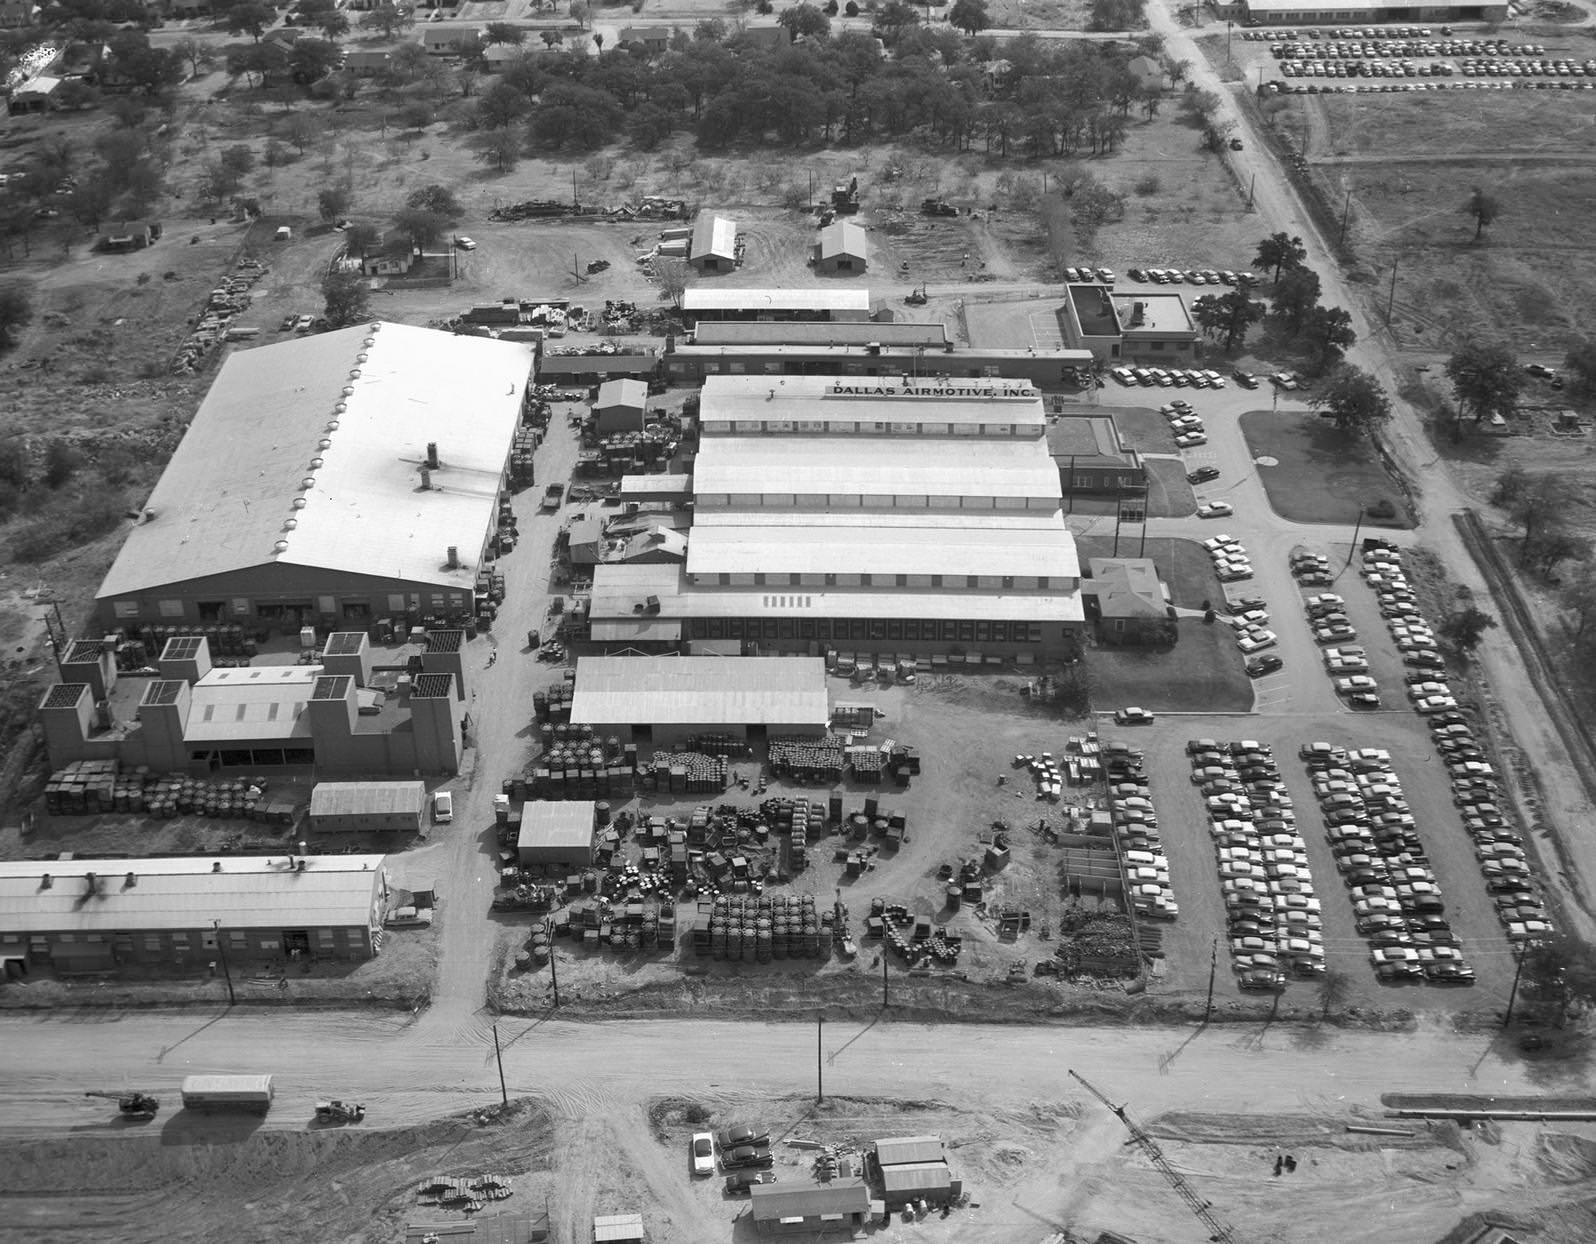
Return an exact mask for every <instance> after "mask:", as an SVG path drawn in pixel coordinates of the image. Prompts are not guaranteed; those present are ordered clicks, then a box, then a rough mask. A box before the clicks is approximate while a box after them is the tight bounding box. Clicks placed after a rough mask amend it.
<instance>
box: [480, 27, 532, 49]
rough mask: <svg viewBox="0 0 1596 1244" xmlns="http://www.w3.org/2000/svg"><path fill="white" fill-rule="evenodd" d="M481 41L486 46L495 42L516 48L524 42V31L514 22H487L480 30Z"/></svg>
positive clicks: (490, 45)
mask: <svg viewBox="0 0 1596 1244" xmlns="http://www.w3.org/2000/svg"><path fill="white" fill-rule="evenodd" d="M482 42H483V43H485V44H486V45H487V46H488V47H492V46H493V45H494V44H495V43H500V44H503V45H504V46H505V47H514V48H518V47H520V46H521V45H522V44H523V43H525V42H526V31H524V30H522V29H521V27H519V26H517V25H516V24H515V23H514V22H489V23H488V24H487V25H486V26H485V27H484V28H483V31H482Z"/></svg>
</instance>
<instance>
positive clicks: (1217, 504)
mask: <svg viewBox="0 0 1596 1244" xmlns="http://www.w3.org/2000/svg"><path fill="white" fill-rule="evenodd" d="M1234 513H1235V510H1234V509H1232V508H1231V505H1230V502H1228V501H1208V502H1205V503H1204V504H1202V505H1199V506H1198V507H1197V517H1198V518H1229V517H1230V516H1231V515H1232V514H1234Z"/></svg>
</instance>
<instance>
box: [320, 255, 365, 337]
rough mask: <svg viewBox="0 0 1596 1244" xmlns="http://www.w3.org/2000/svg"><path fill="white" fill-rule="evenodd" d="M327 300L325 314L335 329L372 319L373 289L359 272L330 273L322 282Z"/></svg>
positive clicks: (322, 291) (322, 294) (322, 292)
mask: <svg viewBox="0 0 1596 1244" xmlns="http://www.w3.org/2000/svg"><path fill="white" fill-rule="evenodd" d="M321 296H322V297H323V298H324V299H325V300H326V304H327V306H326V310H325V311H324V312H323V314H325V315H326V317H327V323H328V324H330V325H331V326H332V327H334V328H346V327H348V326H349V325H350V324H359V323H362V322H363V321H365V320H369V319H370V318H371V289H370V287H369V286H368V285H367V284H366V278H365V277H363V276H361V275H360V274H359V273H358V272H339V271H337V270H336V269H335V270H333V271H331V272H329V273H328V274H327V275H326V276H324V277H323V278H322V281H321Z"/></svg>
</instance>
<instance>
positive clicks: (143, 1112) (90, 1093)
mask: <svg viewBox="0 0 1596 1244" xmlns="http://www.w3.org/2000/svg"><path fill="white" fill-rule="evenodd" d="M83 1095H84V1096H85V1097H109V1098H110V1099H111V1100H112V1101H114V1102H115V1103H116V1108H117V1109H118V1110H120V1111H121V1112H122V1113H123V1114H125V1115H128V1116H130V1117H132V1118H138V1119H153V1118H154V1117H155V1112H156V1111H157V1110H159V1109H160V1108H161V1099H160V1098H158V1097H151V1096H150V1095H149V1094H148V1093H141V1092H139V1091H138V1090H137V1089H89V1090H87V1091H86V1092H85V1093H84V1094H83Z"/></svg>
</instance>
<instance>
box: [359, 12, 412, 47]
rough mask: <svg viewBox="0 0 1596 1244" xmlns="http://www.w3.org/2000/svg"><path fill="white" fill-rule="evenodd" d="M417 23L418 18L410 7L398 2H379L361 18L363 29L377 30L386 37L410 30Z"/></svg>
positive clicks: (389, 37)
mask: <svg viewBox="0 0 1596 1244" xmlns="http://www.w3.org/2000/svg"><path fill="white" fill-rule="evenodd" d="M415 24H416V19H415V18H414V17H413V16H411V10H410V9H409V7H408V6H407V7H404V8H401V7H400V6H399V5H397V4H379V5H378V6H377V7H376V8H374V9H372V10H371V12H369V13H367V14H366V15H365V16H364V17H362V18H361V19H360V26H361V29H362V30H375V31H377V32H378V33H379V34H381V35H382V37H383V38H384V39H392V38H393V37H394V36H395V35H396V34H398V33H399V32H400V31H401V30H409V29H410V27H412V26H414V25H415Z"/></svg>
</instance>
